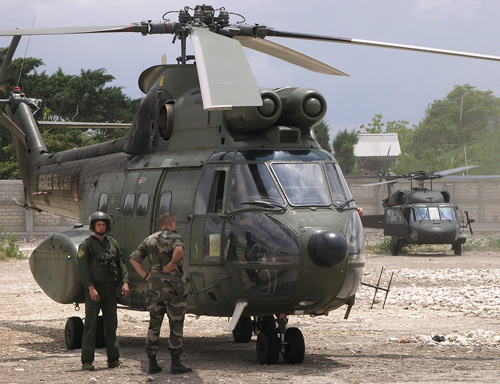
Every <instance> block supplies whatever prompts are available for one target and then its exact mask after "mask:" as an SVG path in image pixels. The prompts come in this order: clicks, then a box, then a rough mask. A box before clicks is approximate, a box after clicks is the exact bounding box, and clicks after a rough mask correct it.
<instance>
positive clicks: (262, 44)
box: [234, 36, 349, 76]
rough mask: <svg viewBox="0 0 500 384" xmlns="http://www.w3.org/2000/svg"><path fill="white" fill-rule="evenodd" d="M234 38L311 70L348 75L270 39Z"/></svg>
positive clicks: (252, 47)
mask: <svg viewBox="0 0 500 384" xmlns="http://www.w3.org/2000/svg"><path fill="white" fill-rule="evenodd" d="M234 38H235V39H236V40H238V41H239V42H240V43H241V45H243V46H244V47H247V48H250V49H254V50H256V51H259V52H262V53H265V54H267V55H270V56H273V57H276V58H278V59H281V60H283V61H286V62H288V63H291V64H294V65H297V66H299V67H303V68H306V69H308V70H310V71H313V72H317V73H322V74H325V75H336V76H349V75H348V74H347V73H345V72H342V71H340V70H338V69H336V68H334V67H332V66H330V65H328V64H326V63H323V62H322V61H319V60H317V59H315V58H313V57H311V56H308V55H306V54H304V53H302V52H299V51H296V50H294V49H292V48H289V47H286V46H284V45H282V44H278V43H275V42H274V41H271V40H264V39H255V38H252V37H248V36H234Z"/></svg>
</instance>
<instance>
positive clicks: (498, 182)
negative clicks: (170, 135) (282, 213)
mask: <svg viewBox="0 0 500 384" xmlns="http://www.w3.org/2000/svg"><path fill="white" fill-rule="evenodd" d="M347 182H348V184H349V187H350V188H351V192H352V194H353V196H354V198H355V199H356V204H357V205H358V206H360V207H363V209H364V211H365V213H366V214H382V213H383V212H384V210H383V208H382V199H384V198H385V197H386V196H387V187H386V186H385V185H381V186H372V187H359V186H356V184H366V183H373V182H374V179H358V178H348V179H347ZM426 186H427V188H429V189H430V185H429V184H426ZM409 188H410V182H409V181H400V182H398V183H397V184H395V190H397V189H409ZM433 189H436V190H443V189H445V190H447V191H448V192H450V194H451V202H452V203H453V204H455V205H458V207H459V208H460V209H461V210H462V211H469V216H470V218H472V219H474V220H475V222H476V223H478V224H484V225H488V224H492V227H493V226H498V225H500V177H498V178H484V179H481V178H470V179H464V178H457V177H451V176H448V177H446V178H443V179H439V180H434V182H433ZM11 197H15V198H16V199H17V200H18V201H20V202H21V203H22V202H24V196H23V185H22V182H21V181H20V180H0V226H3V227H4V231H14V232H15V233H17V234H52V233H54V232H59V231H63V230H66V229H70V228H72V227H73V224H74V223H75V220H72V219H68V218H65V217H62V216H59V215H52V214H48V213H45V212H42V213H38V212H34V211H27V210H25V209H23V208H22V207H19V206H17V205H16V204H14V202H13V201H12V199H11Z"/></svg>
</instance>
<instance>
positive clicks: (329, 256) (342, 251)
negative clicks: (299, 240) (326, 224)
mask: <svg viewBox="0 0 500 384" xmlns="http://www.w3.org/2000/svg"><path fill="white" fill-rule="evenodd" d="M307 250H308V252H309V255H310V256H311V259H312V260H313V261H314V262H315V263H316V264H317V265H319V266H320V267H333V266H336V265H339V264H340V263H342V262H343V261H344V260H345V259H346V257H347V252H348V245H347V240H346V239H345V237H344V236H342V235H341V234H340V233H338V232H333V231H321V230H318V231H316V232H314V233H313V234H312V235H311V237H310V238H309V243H308V244H307Z"/></svg>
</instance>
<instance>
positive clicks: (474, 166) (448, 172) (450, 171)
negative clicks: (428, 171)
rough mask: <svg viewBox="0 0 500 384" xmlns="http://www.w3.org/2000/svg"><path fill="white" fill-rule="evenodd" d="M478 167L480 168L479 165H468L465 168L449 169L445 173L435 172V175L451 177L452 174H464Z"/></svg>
mask: <svg viewBox="0 0 500 384" xmlns="http://www.w3.org/2000/svg"><path fill="white" fill-rule="evenodd" d="M477 167H478V166H477V165H468V166H465V167H458V168H452V169H447V170H445V171H439V172H435V173H437V174H438V175H441V176H446V175H451V174H452V173H457V172H462V171H466V170H468V169H472V168H477Z"/></svg>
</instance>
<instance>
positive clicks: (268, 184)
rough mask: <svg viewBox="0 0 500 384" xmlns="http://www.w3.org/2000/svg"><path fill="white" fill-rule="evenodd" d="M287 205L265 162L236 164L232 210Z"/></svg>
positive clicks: (230, 206)
mask: <svg viewBox="0 0 500 384" xmlns="http://www.w3.org/2000/svg"><path fill="white" fill-rule="evenodd" d="M284 205H285V202H284V200H283V198H282V197H281V195H280V193H279V192H278V186H277V185H276V183H275V182H274V180H273V178H272V176H271V174H270V173H269V169H268V168H267V167H266V165H265V164H236V165H235V167H234V171H233V180H232V184H231V196H230V198H229V208H230V210H231V211H235V210H239V209H245V208H249V207H250V206H259V207H264V208H271V209H272V208H278V209H279V208H282V207H283V206H284Z"/></svg>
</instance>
